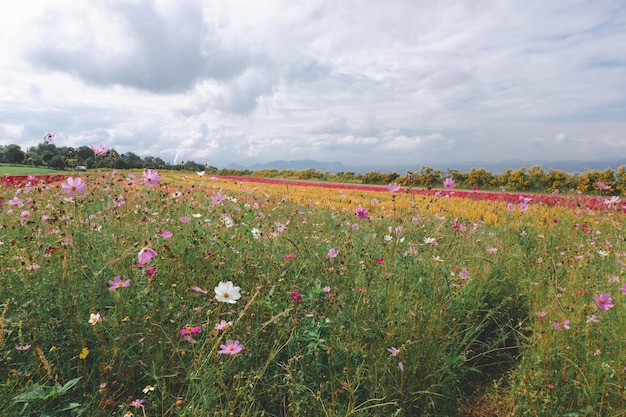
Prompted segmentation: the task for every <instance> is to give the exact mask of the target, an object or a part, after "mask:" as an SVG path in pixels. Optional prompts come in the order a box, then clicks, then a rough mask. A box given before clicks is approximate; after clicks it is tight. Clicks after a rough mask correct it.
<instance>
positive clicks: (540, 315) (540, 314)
mask: <svg viewBox="0 0 626 417" xmlns="http://www.w3.org/2000/svg"><path fill="white" fill-rule="evenodd" d="M536 314H537V317H545V316H547V315H548V313H547V312H545V311H538V312H537V313H536Z"/></svg>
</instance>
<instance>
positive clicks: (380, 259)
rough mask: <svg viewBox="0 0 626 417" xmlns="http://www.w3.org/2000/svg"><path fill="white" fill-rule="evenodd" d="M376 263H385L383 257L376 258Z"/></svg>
mask: <svg viewBox="0 0 626 417" xmlns="http://www.w3.org/2000/svg"><path fill="white" fill-rule="evenodd" d="M376 263H377V264H384V263H385V258H376Z"/></svg>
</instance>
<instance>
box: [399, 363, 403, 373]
mask: <svg viewBox="0 0 626 417" xmlns="http://www.w3.org/2000/svg"><path fill="white" fill-rule="evenodd" d="M398 368H400V370H401V371H402V372H404V364H403V363H402V361H400V362H398Z"/></svg>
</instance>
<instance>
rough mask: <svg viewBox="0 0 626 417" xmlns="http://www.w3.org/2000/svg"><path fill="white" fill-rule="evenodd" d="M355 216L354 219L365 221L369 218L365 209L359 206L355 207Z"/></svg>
mask: <svg viewBox="0 0 626 417" xmlns="http://www.w3.org/2000/svg"><path fill="white" fill-rule="evenodd" d="M355 214H356V217H357V218H359V219H361V220H364V219H367V216H369V213H368V212H367V209H366V208H364V207H361V206H359V207H357V209H356V211H355Z"/></svg>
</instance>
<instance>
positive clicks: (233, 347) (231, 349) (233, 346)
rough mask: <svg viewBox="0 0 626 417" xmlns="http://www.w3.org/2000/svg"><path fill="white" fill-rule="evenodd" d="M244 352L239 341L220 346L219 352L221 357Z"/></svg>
mask: <svg viewBox="0 0 626 417" xmlns="http://www.w3.org/2000/svg"><path fill="white" fill-rule="evenodd" d="M242 350H243V345H242V344H241V343H239V341H238V340H230V339H228V340H227V341H226V344H225V345H220V350H218V351H217V353H219V354H220V355H236V354H237V353H239V352H241V351H242Z"/></svg>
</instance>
